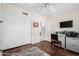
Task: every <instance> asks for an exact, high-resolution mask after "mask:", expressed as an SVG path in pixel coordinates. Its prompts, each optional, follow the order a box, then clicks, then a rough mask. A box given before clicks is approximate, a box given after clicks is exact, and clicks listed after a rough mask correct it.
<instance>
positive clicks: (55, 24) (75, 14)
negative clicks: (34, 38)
mask: <svg viewBox="0 0 79 59" xmlns="http://www.w3.org/2000/svg"><path fill="white" fill-rule="evenodd" d="M46 19H47V20H46V22H47V25H48V26H47V25H46V26H45V28H46V32H45V35H46V40H48V41H50V33H55V32H56V31H64V30H66V31H76V32H79V11H78V10H74V11H69V12H66V13H64V14H62V15H59V16H47V17H46ZM68 20H73V27H72V28H60V25H59V23H60V22H63V21H68Z"/></svg>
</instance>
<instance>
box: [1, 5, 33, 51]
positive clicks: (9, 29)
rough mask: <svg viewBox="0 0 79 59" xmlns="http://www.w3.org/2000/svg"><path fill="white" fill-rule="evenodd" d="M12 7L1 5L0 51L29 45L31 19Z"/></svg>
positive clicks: (21, 10) (19, 9) (20, 10)
mask: <svg viewBox="0 0 79 59" xmlns="http://www.w3.org/2000/svg"><path fill="white" fill-rule="evenodd" d="M22 12H27V11H25V10H23V9H21V8H18V7H16V6H13V5H9V4H4V5H3V24H2V29H3V30H2V39H1V42H2V50H5V49H9V48H13V47H17V46H21V45H24V44H29V43H31V41H30V40H31V19H30V18H29V16H25V15H23V14H22Z"/></svg>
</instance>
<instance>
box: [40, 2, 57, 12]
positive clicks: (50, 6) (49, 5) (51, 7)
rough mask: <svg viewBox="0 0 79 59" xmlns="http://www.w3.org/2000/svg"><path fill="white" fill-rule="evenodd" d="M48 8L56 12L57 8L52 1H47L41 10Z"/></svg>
mask: <svg viewBox="0 0 79 59" xmlns="http://www.w3.org/2000/svg"><path fill="white" fill-rule="evenodd" d="M47 9H48V10H49V11H51V12H56V9H55V8H54V7H53V6H52V5H51V4H50V3H45V4H44V5H43V7H42V8H41V12H44V11H45V10H47Z"/></svg>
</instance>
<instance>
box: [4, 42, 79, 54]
mask: <svg viewBox="0 0 79 59" xmlns="http://www.w3.org/2000/svg"><path fill="white" fill-rule="evenodd" d="M33 46H37V47H39V48H40V49H42V50H43V51H45V52H46V53H48V54H49V55H50V56H79V54H78V53H74V52H71V51H66V52H65V50H64V49H62V48H58V52H57V51H56V50H55V49H51V46H50V42H48V41H41V42H39V43H36V44H28V45H23V46H20V47H17V48H13V49H8V50H5V51H3V56H9V55H10V54H11V53H17V52H20V51H21V50H22V49H26V50H27V49H29V48H31V47H33Z"/></svg>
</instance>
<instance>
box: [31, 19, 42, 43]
mask: <svg viewBox="0 0 79 59" xmlns="http://www.w3.org/2000/svg"><path fill="white" fill-rule="evenodd" d="M40 39H41V25H40V21H39V20H33V21H32V44H34V43H38V42H40Z"/></svg>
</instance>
